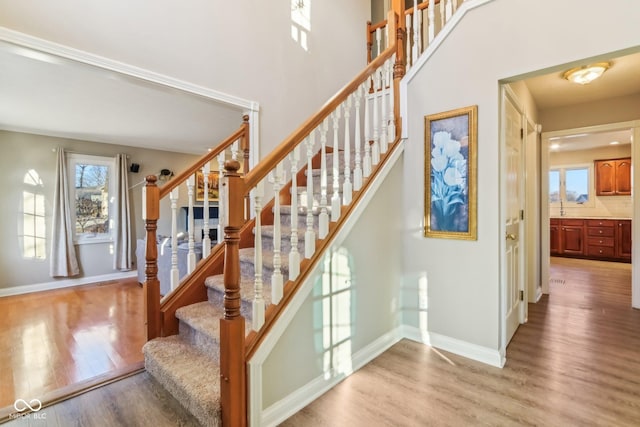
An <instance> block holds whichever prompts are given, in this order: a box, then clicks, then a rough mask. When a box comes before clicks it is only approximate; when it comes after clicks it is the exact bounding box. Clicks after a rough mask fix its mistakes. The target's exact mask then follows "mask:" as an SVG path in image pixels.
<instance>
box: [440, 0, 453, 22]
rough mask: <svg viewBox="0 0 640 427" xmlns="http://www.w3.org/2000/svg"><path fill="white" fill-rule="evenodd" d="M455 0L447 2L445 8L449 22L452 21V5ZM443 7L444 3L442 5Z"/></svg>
mask: <svg viewBox="0 0 640 427" xmlns="http://www.w3.org/2000/svg"><path fill="white" fill-rule="evenodd" d="M452 2H453V0H447V5H446V7H445V20H446V22H449V19H451V15H453V5H452V4H451V3H452ZM440 4H441V5H442V2H441V3H440Z"/></svg>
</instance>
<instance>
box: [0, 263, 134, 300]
mask: <svg viewBox="0 0 640 427" xmlns="http://www.w3.org/2000/svg"><path fill="white" fill-rule="evenodd" d="M137 275H138V273H137V272H136V271H135V270H132V271H125V272H121V273H110V274H102V275H100V276H88V277H80V278H77V279H61V280H54V281H51V282H45V283H36V284H33V285H24V286H12V287H10V288H3V289H0V297H8V296H11V295H21V294H29V293H31V292H41V291H50V290H54V289H62V288H70V287H73V286H80V285H88V284H91V283H97V282H106V281H109V280H120V279H128V278H130V277H137Z"/></svg>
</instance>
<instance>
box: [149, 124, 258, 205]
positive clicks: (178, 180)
mask: <svg viewBox="0 0 640 427" xmlns="http://www.w3.org/2000/svg"><path fill="white" fill-rule="evenodd" d="M245 117H246V120H245V121H244V122H243V123H242V125H240V127H239V128H238V130H236V131H235V132H234V133H232V134H231V135H229V136H228V137H227V138H226V139H225V140H224V141H222V142H221V143H220V144H218V145H217V146H216V148H214V149H212V150H211V151H209V152H208V153H207V154H205V155H203V156H202V157H200V159H198V160H197V161H196V162H195V163H194V164H193V165H191V166H189V167H188V168H187V169H185V170H184V171H182V172H180V173H179V174H178V175H177V176H176V177H175V178H173V179H172V180H171V181H169V182H167V183H166V184H165V185H163V186H162V188H161V189H160V198H161V199H162V198H164V197H166V196H167V195H168V194H169V193H170V192H171V190H173V189H174V188H176V187H177V186H179V185H180V184H182V183H183V182H184V181H185V180H186V179H187V178H189V177H190V176H191V175H193V174H194V173H196V171H198V170H200V169H202V166H204V164H205V163H207V162H210V161H211V160H213V159H214V158H215V157H216V156H217V155H218V154H220V153H222V152H223V151H224V150H225V149H227V148H228V147H229V146H230V145H231V144H233V143H234V142H236V141H237V140H238V139H240V138H242V137H243V135H245V133H248V132H249V117H248V116H245ZM247 149H248V143H247Z"/></svg>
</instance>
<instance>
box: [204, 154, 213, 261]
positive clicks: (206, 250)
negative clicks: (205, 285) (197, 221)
mask: <svg viewBox="0 0 640 427" xmlns="http://www.w3.org/2000/svg"><path fill="white" fill-rule="evenodd" d="M210 173H211V165H210V164H209V162H207V163H205V164H204V166H202V176H203V177H204V201H203V202H202V231H203V233H204V235H203V236H202V258H207V257H208V256H209V254H210V253H211V239H210V238H209V174H210Z"/></svg>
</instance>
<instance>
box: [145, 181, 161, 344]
mask: <svg viewBox="0 0 640 427" xmlns="http://www.w3.org/2000/svg"><path fill="white" fill-rule="evenodd" d="M157 179H158V178H156V176H155V175H149V176H147V177H146V181H147V183H146V184H145V186H144V187H143V188H142V219H143V221H144V223H145V228H146V230H147V238H146V242H147V243H146V249H145V261H146V264H145V270H144V272H145V276H146V280H145V282H144V287H143V293H144V310H145V313H146V319H145V323H146V325H147V341H149V340H152V339H154V338H157V337H159V336H160V282H159V281H158V245H157V243H156V230H157V228H158V218H159V217H160V189H159V188H158V186H157V185H156V181H157Z"/></svg>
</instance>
